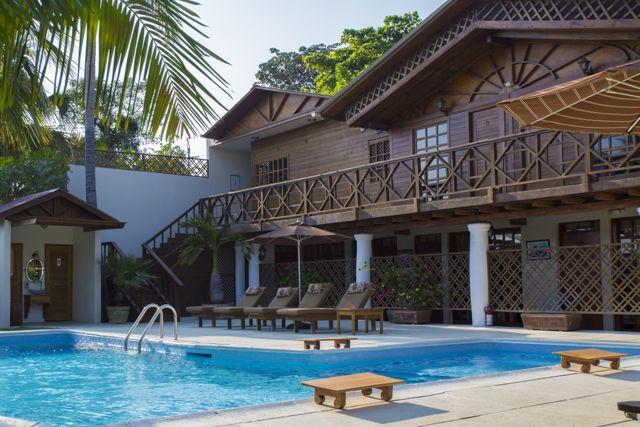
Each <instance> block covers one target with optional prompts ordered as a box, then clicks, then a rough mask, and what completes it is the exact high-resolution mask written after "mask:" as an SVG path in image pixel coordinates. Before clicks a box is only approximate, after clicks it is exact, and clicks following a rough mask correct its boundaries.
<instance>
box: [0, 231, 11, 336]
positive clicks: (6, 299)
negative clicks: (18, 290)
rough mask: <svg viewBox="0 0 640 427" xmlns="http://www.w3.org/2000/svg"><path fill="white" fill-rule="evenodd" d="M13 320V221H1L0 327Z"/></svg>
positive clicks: (4, 326)
mask: <svg viewBox="0 0 640 427" xmlns="http://www.w3.org/2000/svg"><path fill="white" fill-rule="evenodd" d="M10 322H11V223H10V222H9V221H0V328H8V327H9V324H10Z"/></svg>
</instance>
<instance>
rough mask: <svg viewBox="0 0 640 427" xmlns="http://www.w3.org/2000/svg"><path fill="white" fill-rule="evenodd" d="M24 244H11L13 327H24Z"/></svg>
mask: <svg viewBox="0 0 640 427" xmlns="http://www.w3.org/2000/svg"><path fill="white" fill-rule="evenodd" d="M22 307H23V296H22V244H20V243H12V244H11V326H20V325H22V319H23V318H24V317H23V315H22Z"/></svg>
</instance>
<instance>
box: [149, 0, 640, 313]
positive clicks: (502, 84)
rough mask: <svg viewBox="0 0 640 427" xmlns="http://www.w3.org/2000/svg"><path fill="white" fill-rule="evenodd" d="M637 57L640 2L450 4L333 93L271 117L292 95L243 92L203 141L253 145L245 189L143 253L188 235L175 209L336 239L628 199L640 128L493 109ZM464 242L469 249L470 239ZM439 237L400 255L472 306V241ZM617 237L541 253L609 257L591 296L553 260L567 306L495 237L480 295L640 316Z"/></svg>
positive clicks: (629, 202) (515, 304)
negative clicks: (556, 128)
mask: <svg viewBox="0 0 640 427" xmlns="http://www.w3.org/2000/svg"><path fill="white" fill-rule="evenodd" d="M638 59H640V0H594V1H580V0H534V1H524V0H488V1H479V0H478V1H475V0H452V1H449V2H447V3H445V5H444V6H442V7H441V8H440V9H438V10H437V11H436V12H435V13H434V14H433V16H431V17H429V18H428V19H427V20H426V21H425V22H424V23H423V24H422V25H421V26H420V27H419V28H418V29H417V30H416V31H414V32H412V33H411V34H410V35H409V36H407V37H406V38H405V39H404V40H402V41H401V42H400V43H398V44H397V45H396V46H395V47H393V48H392V49H391V50H390V52H388V53H387V54H385V55H384V57H383V58H382V59H381V60H380V61H378V62H376V63H375V64H373V65H372V66H371V67H370V69H368V70H366V71H365V72H363V73H362V74H361V75H360V76H359V77H357V78H356V79H355V80H354V82H352V83H351V84H350V85H349V86H348V87H347V88H346V89H344V90H343V91H341V92H340V93H339V94H338V95H337V96H336V97H334V98H331V99H327V98H324V97H318V98H317V99H316V101H307V102H311V104H314V102H315V106H314V108H313V109H309V110H305V111H304V112H303V113H301V112H300V111H298V112H297V113H294V114H293V115H289V116H287V117H282V116H277V115H276V116H274V114H275V112H276V111H278V110H279V111H285V109H284V107H282V109H280V108H279V107H275V108H274V106H277V105H281V102H284V103H285V104H282V105H286V102H289V101H287V100H285V101H282V99H283V97H282V95H281V94H278V97H280V98H279V99H280V101H277V102H276V101H274V99H275V98H274V95H273V94H272V95H269V96H267V95H265V93H266V91H265V90H262V91H258V90H256V91H254V92H260V93H261V95H260V97H257V95H256V94H255V93H254V95H251V96H252V97H255V98H251V97H249V98H247V97H245V99H243V101H241V102H240V104H246V105H243V106H241V107H238V108H237V109H236V110H235V111H236V112H234V113H233V114H232V115H231V116H230V118H227V119H226V120H224V119H223V121H222V124H217V125H216V126H214V128H215V129H214V131H210V132H209V133H208V134H207V136H209V137H212V138H216V139H218V142H219V143H224V144H226V143H229V144H231V143H236V142H237V141H241V140H243V141H245V142H247V143H249V145H250V147H251V154H252V170H253V174H254V180H253V185H254V186H253V187H252V188H248V189H244V190H240V191H234V192H229V193H224V194H219V195H214V196H211V197H208V198H204V199H202V200H200V201H198V202H197V203H196V204H195V205H194V206H192V207H191V208H190V209H189V210H188V211H186V212H185V213H184V214H183V215H182V216H181V217H178V218H177V219H176V220H175V221H174V222H172V223H171V224H169V225H168V226H167V227H165V228H164V229H163V230H161V231H160V232H159V233H158V234H157V235H155V236H153V237H152V238H151V239H149V240H148V241H147V242H145V248H147V250H150V251H152V252H153V250H155V248H156V247H160V246H161V245H162V244H163V242H165V241H167V240H168V239H171V237H172V236H175V235H177V234H180V233H185V232H186V231H185V230H184V229H182V228H181V227H180V223H181V222H182V221H183V220H184V219H185V218H189V217H193V216H197V215H204V214H209V215H212V216H213V217H214V218H216V220H217V221H218V223H219V224H220V225H221V226H226V225H231V226H241V225H242V226H244V225H246V224H247V223H250V224H252V225H253V226H255V230H256V231H258V230H263V229H267V228H269V227H270V226H271V225H273V224H286V223H290V222H291V221H292V220H294V219H300V218H304V219H305V221H306V222H307V223H310V224H316V225H321V226H323V227H326V228H330V229H334V230H337V231H339V232H341V233H343V234H348V233H394V232H395V233H398V234H400V233H401V232H408V231H409V230H412V229H417V228H419V227H440V226H450V225H455V224H468V223H470V222H478V221H485V222H490V221H503V222H507V223H508V224H512V225H513V224H518V221H523V220H526V219H527V218H534V217H546V216H551V215H562V214H571V213H588V212H602V211H610V210H612V209H624V208H628V207H637V206H640V139H639V138H638V137H637V136H613V137H612V136H606V135H593V134H586V133H562V132H552V131H544V130H535V129H521V128H520V127H519V125H518V124H517V123H516V122H515V121H514V120H513V119H512V118H510V117H509V116H508V115H507V114H506V113H504V112H503V111H502V110H500V109H498V108H497V107H496V104H497V103H498V102H499V101H501V100H504V99H509V98H512V97H516V96H520V95H524V94H527V93H530V92H533V91H536V90H539V89H543V88H547V87H550V86H553V85H556V84H559V83H563V82H568V81H571V80H574V79H577V78H580V77H583V76H584V75H585V71H586V72H587V73H588V72H591V71H600V70H603V69H606V68H608V67H611V66H615V65H620V64H624V63H627V62H630V61H634V60H638ZM585 60H588V61H589V64H590V67H589V69H586V70H585V69H584V62H585ZM248 96H249V95H248ZM293 96H294V94H289V98H288V99H290V100H293ZM296 96H297V95H296ZM300 96H302V95H300ZM308 96H309V97H310V98H309V99H310V100H313V99H314V98H313V96H314V95H308ZM269 99H271V101H269ZM297 102H301V101H300V100H298V101H297ZM311 104H309V105H311ZM298 105H299V104H298ZM234 108H235V107H234ZM232 111H233V110H232ZM239 112H242V114H240V113H239ZM312 113H314V114H313V115H312ZM294 122H295V123H294ZM381 142H382V144H379V145H376V144H377V143H381ZM387 151H388V153H387ZM381 153H382V154H381ZM283 159H286V162H285V161H283ZM285 166H286V173H284V172H283V169H284V168H285ZM258 176H260V178H259V177H258ZM525 223H526V222H525ZM449 237H451V236H449ZM463 237H466V239H467V240H466V241H467V245H468V234H465V236H463ZM443 241H444V240H443ZM416 242H418V240H417V238H416ZM438 242H439V243H438V245H439V246H448V253H445V250H442V253H438V252H437V250H434V251H431V250H430V249H424V248H423V249H424V250H425V252H424V253H418V252H417V244H416V248H415V249H416V252H415V253H414V254H413V255H412V256H413V261H412V262H414V263H416V264H421V265H427V266H429V267H430V268H431V269H433V270H438V269H441V270H442V277H443V280H445V279H444V278H446V280H445V281H446V282H447V283H448V287H449V288H448V289H450V290H452V291H451V292H452V293H451V295H449V297H448V299H447V302H446V308H448V309H450V310H459V311H460V312H462V311H465V310H468V309H469V294H468V282H469V278H468V258H469V257H468V248H467V249H466V250H465V249H464V248H458V247H455V248H454V246H456V245H454V244H452V242H451V241H449V244H448V245H442V244H441V243H442V242H441V241H440V240H438ZM444 242H445V243H446V241H444ZM427 243H428V242H425V243H424V245H423V246H424V247H425V248H426V247H427V246H428V245H427ZM421 244H422V243H421ZM519 244H521V242H519ZM616 244H617V243H616V242H604V241H602V242H600V244H599V245H592V246H590V247H589V249H587V248H575V247H574V246H572V245H564V246H563V245H560V244H558V247H557V248H554V249H553V250H552V252H553V257H555V258H558V259H561V258H562V259H564V258H566V259H567V260H573V261H574V263H578V265H580V264H579V263H584V262H587V261H585V260H586V259H588V258H589V256H591V255H593V254H595V253H598V256H600V257H601V259H603V261H602V265H603V266H605V264H606V262H605V261H604V260H605V258H606V260H611V262H610V263H609V264H607V265H609V270H608V271H607V270H606V269H604V267H603V270H602V274H600V273H599V274H592V275H591V276H592V277H591V279H588V280H587V279H586V278H585V280H586V282H588V283H589V288H588V289H596V288H597V289H599V290H598V291H597V292H595V291H594V292H595V293H594V292H583V291H584V289H586V288H584V289H583V288H581V286H586V285H584V284H582V282H581V281H582V279H583V278H582V277H577V276H575V275H573V273H572V274H569V273H567V271H565V270H562V269H561V271H560V273H561V274H560V275H559V278H558V289H559V290H557V292H556V291H553V292H555V293H554V296H557V295H562V296H567V298H569V299H571V298H574V300H575V301H574V302H573V303H572V304H573V305H571V306H570V305H567V304H568V303H567V302H566V301H565V302H562V301H560V300H558V299H557V298H556V299H554V298H550V299H544V290H540V293H539V294H540V295H542V297H540V298H542V299H538V300H531V299H527V298H529V297H530V295H529V294H527V292H529V291H530V282H531V283H534V282H536V279H535V277H533V276H531V275H529V276H527V274H528V273H530V271H529V270H527V268H530V267H528V266H530V265H535V266H538V265H540V263H538V264H535V263H531V262H523V261H522V260H524V259H525V258H526V257H527V256H528V253H527V252H526V250H524V249H522V248H520V247H506V248H505V247H501V249H505V252H502V253H500V254H493V255H492V256H491V257H490V261H491V262H493V264H492V267H491V268H492V271H497V270H496V269H500V271H501V272H502V273H500V274H494V275H493V276H492V281H491V284H490V285H491V293H492V297H491V298H492V302H495V304H496V306H497V308H498V309H500V310H501V311H503V312H519V311H522V310H524V309H528V310H533V309H539V310H550V309H553V310H561V311H579V312H583V313H611V314H623V313H631V312H633V313H636V312H640V311H638V310H640V308H638V306H637V305H633V304H631V305H629V304H628V301H629V299H630V298H631V297H630V295H632V294H634V292H635V288H634V285H632V284H631V282H630V280H631V281H633V280H634V279H635V277H637V275H640V269H638V270H637V271H636V270H634V273H633V274H631V275H627V276H625V277H630V278H632V279H626V278H622V276H620V275H618V276H615V274H618V273H619V271H617V270H616V268H617V265H618V264H620V263H621V262H622V261H621V259H622V258H620V257H621V255H620V251H619V245H618V246H615V245H616ZM612 245H613V246H612ZM498 246H499V245H498ZM420 250H422V249H420ZM636 252H637V255H638V256H640V252H638V251H635V252H634V256H635V255H636ZM623 255H625V254H623ZM625 256H626V255H625ZM563 257H564V258H563ZM602 257H604V258H602ZM383 258H386V257H383ZM392 258H393V257H392ZM526 260H528V258H526ZM405 261H406V260H405ZM405 261H403V262H405ZM322 262H329V261H322ZM337 262H338V263H339V265H338V264H336V265H337V266H336V265H333V264H332V265H331V267H328V266H324V264H323V267H322V268H323V269H324V270H327V271H329V270H330V271H333V272H335V271H339V272H340V274H342V273H343V263H344V260H341V261H337ZM395 262H398V260H397V259H395V258H394V259H391V258H389V259H380V260H377V261H376V263H377V264H376V265H377V266H378V267H377V268H384V266H385V265H392V264H393V263H395ZM607 262H608V261H607ZM516 264H517V265H516ZM639 265H640V264H639ZM452 266H454V267H455V266H457V267H456V268H453V269H452V268H451V267H452ZM548 268H549V271H552V270H553V269H556V270H553V271H557V268H558V267H557V264H550V265H549V267H548ZM523 269H524V270H523ZM274 271H275V270H274ZM611 271H613V272H614V273H615V274H613V273H611ZM524 273H527V274H524ZM605 273H607V274H609V276H610V277H609V276H607V277H609V278H605ZM332 274H334V273H332ZM349 274H350V273H349ZM563 275H564V276H563ZM343 276H344V274H343ZM374 276H375V271H374ZM614 276H615V277H614ZM341 277H342V276H341ZM611 277H614V278H613V279H612V278H611ZM586 282H585V283H586ZM614 282H615V283H618V282H619V283H621V285H620V286H619V287H617V288H615V289H618V290H617V291H616V292H618V293H615V292H614V293H613V294H607V292H608V291H606V289H608V288H607V286H609V287H610V286H612V285H611V283H614ZM345 283H346V282H345ZM605 285H606V286H605ZM598 286H601V288H600V287H598ZM616 286H617V285H616ZM603 289H605V290H603ZM454 291H455V292H454ZM582 294H584V295H583V298H582V299H581V300H579V301H578V300H577V299H576V298H577V297H576V295H582ZM605 297H606V298H605ZM386 304H389V301H381V302H380V305H386ZM563 304H564V305H563ZM625 304H626V305H625Z"/></svg>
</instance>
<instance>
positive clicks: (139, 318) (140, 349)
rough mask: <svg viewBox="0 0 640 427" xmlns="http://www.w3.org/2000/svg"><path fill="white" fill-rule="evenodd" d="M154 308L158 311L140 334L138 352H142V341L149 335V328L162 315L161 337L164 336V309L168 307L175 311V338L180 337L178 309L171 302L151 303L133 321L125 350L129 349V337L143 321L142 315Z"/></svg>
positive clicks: (125, 342)
mask: <svg viewBox="0 0 640 427" xmlns="http://www.w3.org/2000/svg"><path fill="white" fill-rule="evenodd" d="M152 308H155V310H156V311H155V312H154V313H153V316H151V320H149V322H148V323H147V326H146V327H145V328H144V330H143V331H142V334H141V335H140V339H139V340H138V353H140V352H142V341H144V338H145V337H146V336H147V333H148V332H149V329H151V326H152V325H153V324H154V323H155V321H156V319H157V318H158V316H159V317H160V338H161V339H163V338H164V310H167V309H168V310H171V312H172V313H173V339H174V340H177V339H178V313H177V312H176V309H175V308H173V306H172V305H170V304H163V305H160V306H159V305H158V304H154V303H151V304H147V305H145V306H144V308H143V309H142V311H141V312H140V315H138V318H137V319H136V321H135V322H133V325H131V328H129V332H127V336H126V337H125V339H124V349H125V351H126V350H127V349H128V344H129V338H131V334H132V333H133V331H135V329H136V328H137V327H138V325H139V324H140V322H141V321H142V317H143V316H144V315H145V314H146V312H147V311H148V310H150V309H152Z"/></svg>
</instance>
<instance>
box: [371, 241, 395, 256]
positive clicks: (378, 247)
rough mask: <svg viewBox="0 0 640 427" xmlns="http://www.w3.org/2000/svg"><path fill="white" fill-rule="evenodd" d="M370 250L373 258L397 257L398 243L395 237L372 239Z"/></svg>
mask: <svg viewBox="0 0 640 427" xmlns="http://www.w3.org/2000/svg"><path fill="white" fill-rule="evenodd" d="M371 249H372V252H373V256H374V257H382V256H396V255H398V242H397V239H396V238H395V237H381V238H379V239H373V241H372V242H371Z"/></svg>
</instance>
